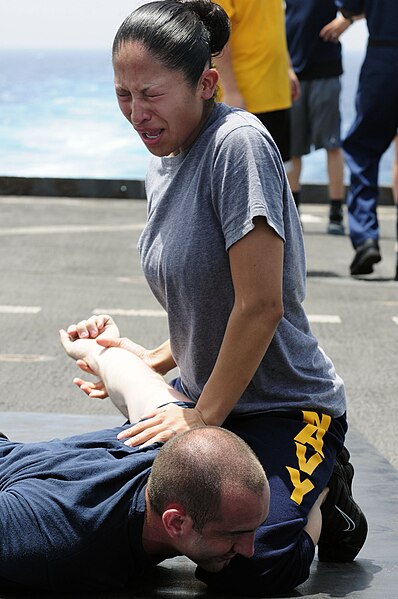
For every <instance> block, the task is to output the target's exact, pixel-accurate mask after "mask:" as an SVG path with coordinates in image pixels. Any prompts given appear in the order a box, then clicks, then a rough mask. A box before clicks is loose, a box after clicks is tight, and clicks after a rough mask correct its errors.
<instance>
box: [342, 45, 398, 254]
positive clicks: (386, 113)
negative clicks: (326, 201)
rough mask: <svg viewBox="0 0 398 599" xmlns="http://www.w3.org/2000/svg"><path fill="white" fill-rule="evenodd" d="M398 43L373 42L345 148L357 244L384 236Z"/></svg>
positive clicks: (397, 107)
mask: <svg viewBox="0 0 398 599" xmlns="http://www.w3.org/2000/svg"><path fill="white" fill-rule="evenodd" d="M397 73H398V47H368V49H367V53H366V57H365V60H364V63H363V65H362V69H361V74H360V78H359V84H358V90H357V95H356V111H357V114H356V118H355V121H354V123H353V124H352V126H351V128H350V130H349V131H348V133H347V136H346V138H345V139H344V141H343V150H344V154H345V159H346V162H347V165H348V167H349V169H350V172H351V182H350V188H349V192H348V196H347V206H348V224H349V228H350V237H351V241H352V244H353V246H354V248H356V247H358V245H361V243H363V242H364V241H365V240H366V239H369V238H371V239H376V240H377V239H378V238H379V224H378V220H377V203H378V174H379V163H380V159H381V157H382V155H383V154H384V152H385V151H386V150H387V148H388V147H389V145H390V143H391V142H392V140H393V139H394V137H395V135H396V133H397V129H398V76H397Z"/></svg>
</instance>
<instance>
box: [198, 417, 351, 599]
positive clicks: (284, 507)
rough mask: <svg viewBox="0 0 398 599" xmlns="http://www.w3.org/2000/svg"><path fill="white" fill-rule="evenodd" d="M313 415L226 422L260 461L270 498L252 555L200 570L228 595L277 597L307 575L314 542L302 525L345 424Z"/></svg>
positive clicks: (327, 476)
mask: <svg viewBox="0 0 398 599" xmlns="http://www.w3.org/2000/svg"><path fill="white" fill-rule="evenodd" d="M313 416H314V413H313V412H299V411H297V412H295V413H289V412H285V413H279V414H278V413H276V412H270V413H268V414H257V415H251V416H250V417H247V418H246V419H245V418H244V417H235V418H233V417H230V418H228V419H227V420H226V421H225V423H224V425H223V426H224V427H225V428H228V429H229V430H231V431H233V432H234V433H236V434H237V435H239V436H240V437H241V438H242V439H243V440H244V441H246V443H248V444H249V445H250V447H251V448H252V449H253V451H254V452H255V454H256V455H257V457H258V458H259V460H260V462H261V463H262V465H263V467H264V470H265V472H266V474H267V477H268V481H269V485H270V493H271V502H270V512H269V515H268V518H267V520H266V521H265V522H264V523H263V524H262V525H261V526H260V527H259V528H258V529H257V532H256V538H255V543H254V556H253V557H252V558H250V559H248V558H244V557H242V556H239V555H238V556H236V557H234V558H233V560H232V561H231V563H230V564H229V565H228V566H227V567H226V568H224V569H223V570H222V571H221V572H218V573H216V574H212V573H209V572H205V571H203V570H201V569H200V568H199V569H198V570H197V572H196V576H197V578H199V579H200V580H202V581H204V582H206V583H207V584H208V585H209V586H210V587H211V588H212V589H215V590H217V591H218V592H222V593H223V594H225V595H228V596H229V595H241V596H244V597H247V596H255V595H259V596H261V597H264V596H269V595H272V596H274V595H279V594H281V593H286V592H291V590H292V589H293V588H295V587H296V586H297V585H299V584H301V583H302V582H304V581H305V580H306V579H307V578H308V576H309V572H310V566H311V562H312V561H313V558H314V553H315V547H314V544H313V542H312V540H311V539H310V537H309V536H308V534H307V533H306V532H305V531H304V527H305V525H306V524H307V517H308V513H309V511H310V509H311V508H312V506H313V505H314V503H315V500H316V499H317V497H318V496H319V493H320V492H321V491H322V490H323V489H324V488H325V486H326V485H327V483H328V481H329V479H330V476H331V473H332V469H333V465H334V462H335V459H336V455H337V453H338V452H339V451H340V448H341V446H342V444H343V441H344V436H345V432H346V428H347V424H346V420H345V417H341V418H337V419H332V420H330V418H329V417H327V416H323V415H322V414H319V415H315V416H316V418H315V419H313V418H312V417H313ZM325 431H326V432H325Z"/></svg>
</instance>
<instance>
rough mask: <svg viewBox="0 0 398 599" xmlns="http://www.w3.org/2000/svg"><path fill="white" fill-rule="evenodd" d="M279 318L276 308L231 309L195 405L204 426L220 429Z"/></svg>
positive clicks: (269, 339)
mask: <svg viewBox="0 0 398 599" xmlns="http://www.w3.org/2000/svg"><path fill="white" fill-rule="evenodd" d="M282 314H283V311H282V309H281V308H278V307H275V308H273V307H271V306H270V307H268V308H267V309H264V310H262V309H258V310H253V311H250V312H249V313H245V312H244V311H242V310H239V309H238V308H237V307H234V309H233V310H232V312H231V315H230V318H229V321H228V325H227V328H226V330H225V335H224V339H223V342H222V345H221V348H220V352H219V354H218V358H217V361H216V363H215V366H214V369H213V372H212V373H211V375H210V377H209V379H208V381H207V383H206V385H205V386H204V388H203V391H202V394H201V396H200V398H199V400H198V403H197V409H198V411H199V413H200V415H201V416H202V418H203V420H204V422H206V424H209V425H216V426H220V425H221V424H222V423H223V422H224V420H225V418H226V417H227V416H228V414H229V413H230V412H231V410H232V409H233V408H234V406H235V404H236V403H237V401H238V400H239V398H240V397H241V396H242V394H243V392H244V391H245V389H246V387H247V386H248V384H249V383H250V381H251V379H252V378H253V376H254V374H255V372H256V370H257V368H258V366H259V364H260V362H261V360H262V359H263V357H264V354H265V353H266V351H267V349H268V346H269V344H270V343H271V341H272V338H273V336H274V334H275V330H276V328H277V326H278V323H279V321H280V319H281V317H282Z"/></svg>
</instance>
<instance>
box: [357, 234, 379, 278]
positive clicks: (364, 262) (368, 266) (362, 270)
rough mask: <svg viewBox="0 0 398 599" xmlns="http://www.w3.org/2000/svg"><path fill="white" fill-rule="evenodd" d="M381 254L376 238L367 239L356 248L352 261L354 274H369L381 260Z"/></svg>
mask: <svg viewBox="0 0 398 599" xmlns="http://www.w3.org/2000/svg"><path fill="white" fill-rule="evenodd" d="M380 260H381V255H380V249H379V244H378V242H377V240H376V239H370V238H369V239H366V241H364V242H363V243H361V245H359V246H358V247H357V248H356V250H355V256H354V260H353V261H352V262H351V265H350V271H351V274H352V275H369V274H370V273H372V272H373V264H376V263H377V262H380Z"/></svg>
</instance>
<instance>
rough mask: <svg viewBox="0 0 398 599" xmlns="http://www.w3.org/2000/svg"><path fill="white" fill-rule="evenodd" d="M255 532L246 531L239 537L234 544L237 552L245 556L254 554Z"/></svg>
mask: <svg viewBox="0 0 398 599" xmlns="http://www.w3.org/2000/svg"><path fill="white" fill-rule="evenodd" d="M254 534H255V533H254V532H246V533H244V534H242V535H241V536H240V537H239V540H238V541H237V542H236V543H235V545H234V550H235V551H236V553H239V554H240V555H243V557H252V556H253V554H254Z"/></svg>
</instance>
